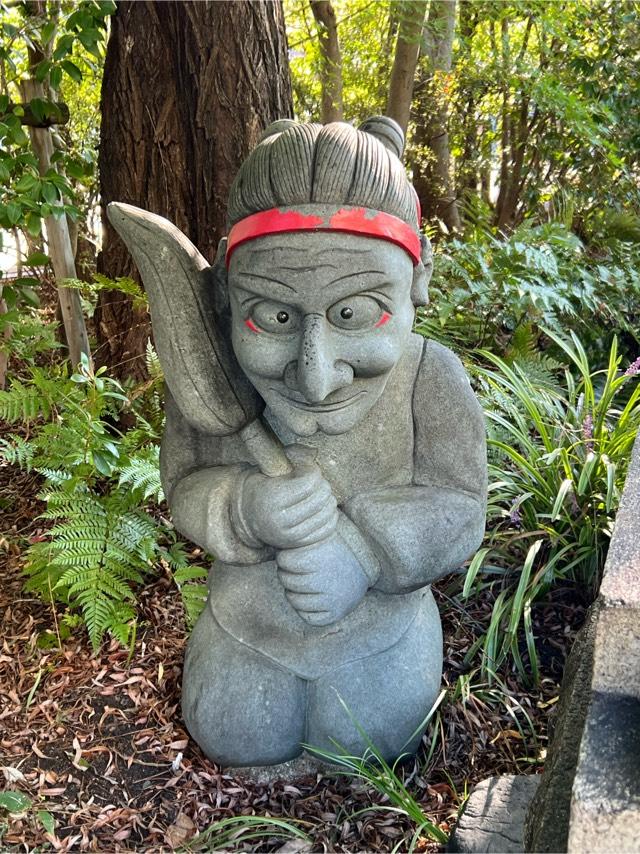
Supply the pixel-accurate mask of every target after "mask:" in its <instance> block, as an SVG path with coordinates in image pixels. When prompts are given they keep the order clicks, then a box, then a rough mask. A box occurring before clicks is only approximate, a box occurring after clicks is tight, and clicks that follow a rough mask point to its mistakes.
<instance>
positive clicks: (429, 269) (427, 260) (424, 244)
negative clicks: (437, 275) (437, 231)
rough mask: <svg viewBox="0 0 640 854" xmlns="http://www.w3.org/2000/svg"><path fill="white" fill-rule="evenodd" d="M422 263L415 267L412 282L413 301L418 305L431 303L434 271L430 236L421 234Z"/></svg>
mask: <svg viewBox="0 0 640 854" xmlns="http://www.w3.org/2000/svg"><path fill="white" fill-rule="evenodd" d="M420 246H421V251H420V263H419V264H417V265H416V266H415V267H414V268H413V282H412V283H411V301H412V302H413V304H414V305H415V306H416V307H417V306H419V305H428V304H429V282H430V281H431V274H432V273H433V250H432V249H431V243H430V242H429V238H428V237H427V236H426V235H425V234H421V235H420Z"/></svg>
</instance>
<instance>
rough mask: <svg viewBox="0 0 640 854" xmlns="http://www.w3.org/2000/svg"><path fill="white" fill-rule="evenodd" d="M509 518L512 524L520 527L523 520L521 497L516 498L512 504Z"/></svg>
mask: <svg viewBox="0 0 640 854" xmlns="http://www.w3.org/2000/svg"><path fill="white" fill-rule="evenodd" d="M509 520H510V522H511V524H512V525H515V526H516V527H519V526H520V524H521V522H522V516H521V515H520V499H519V498H516V499H514V501H513V502H512V504H511V507H510V509H509Z"/></svg>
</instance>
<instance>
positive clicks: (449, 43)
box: [414, 0, 461, 231]
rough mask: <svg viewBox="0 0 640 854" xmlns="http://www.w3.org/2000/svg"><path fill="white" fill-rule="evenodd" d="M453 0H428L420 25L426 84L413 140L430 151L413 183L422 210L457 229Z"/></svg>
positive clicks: (425, 213)
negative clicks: (450, 91) (451, 128)
mask: <svg viewBox="0 0 640 854" xmlns="http://www.w3.org/2000/svg"><path fill="white" fill-rule="evenodd" d="M455 22H456V0H431V5H430V6H429V18H428V21H427V24H426V26H425V28H424V35H423V41H422V53H423V55H424V56H425V59H426V61H427V65H428V86H427V93H428V94H427V97H426V99H425V101H426V102H425V103H423V104H422V105H421V115H417V116H416V139H415V141H416V144H417V146H419V147H422V148H424V149H426V150H427V152H428V153H430V155H431V156H430V157H429V159H428V160H427V162H424V163H421V164H420V165H419V167H418V169H417V174H416V177H415V178H414V185H415V188H416V191H417V193H418V197H419V198H420V204H421V206H422V211H423V214H424V215H425V216H426V217H427V218H434V217H435V218H437V219H440V220H441V221H442V222H444V223H445V225H446V226H447V228H448V229H449V231H454V230H460V227H461V225H460V215H459V213H458V205H457V200H456V194H455V190H454V187H453V179H452V175H451V156H450V151H449V132H448V130H447V126H448V120H449V105H448V98H447V94H446V79H447V76H448V75H449V74H450V72H451V66H452V61H453V37H454V32H455Z"/></svg>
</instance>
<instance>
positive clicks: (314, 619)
mask: <svg viewBox="0 0 640 854" xmlns="http://www.w3.org/2000/svg"><path fill="white" fill-rule="evenodd" d="M276 560H277V563H278V578H279V579H280V583H281V584H282V586H283V587H284V589H285V595H286V597H287V599H288V600H289V602H290V603H291V605H292V606H293V607H294V608H295V609H296V611H297V612H298V614H299V615H300V617H301V618H302V619H303V620H305V621H306V622H307V623H311V625H313V626H328V625H330V624H331V623H336V622H337V621H338V620H341V619H342V618H343V617H346V615H347V614H349V613H351V611H353V609H354V608H355V607H356V606H357V605H358V604H359V603H360V602H361V601H362V598H363V597H364V594H365V593H366V592H367V589H368V587H369V579H368V577H367V576H366V574H365V573H364V571H363V569H362V567H361V566H360V564H359V563H358V561H357V559H356V557H355V555H354V554H353V553H352V551H351V550H350V549H349V548H348V547H347V546H346V545H345V544H344V543H343V542H342V541H341V540H340V539H338V537H337V536H336V535H335V534H334V535H333V536H331V537H330V538H329V539H326V540H324V541H323V542H321V543H317V544H316V545H313V546H308V547H306V548H300V549H293V550H290V551H282V552H280V553H279V554H278V556H277V558H276Z"/></svg>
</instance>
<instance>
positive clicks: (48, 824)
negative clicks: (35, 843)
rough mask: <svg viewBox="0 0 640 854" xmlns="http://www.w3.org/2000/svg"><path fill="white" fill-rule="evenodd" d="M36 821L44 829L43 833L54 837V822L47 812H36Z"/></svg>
mask: <svg viewBox="0 0 640 854" xmlns="http://www.w3.org/2000/svg"><path fill="white" fill-rule="evenodd" d="M37 816H38V821H39V822H40V824H41V825H42V826H43V827H44V829H45V832H46V833H49V834H50V835H51V836H55V833H56V820H55V818H54V817H53V816H52V815H51V813H50V812H47V810H38V812H37Z"/></svg>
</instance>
